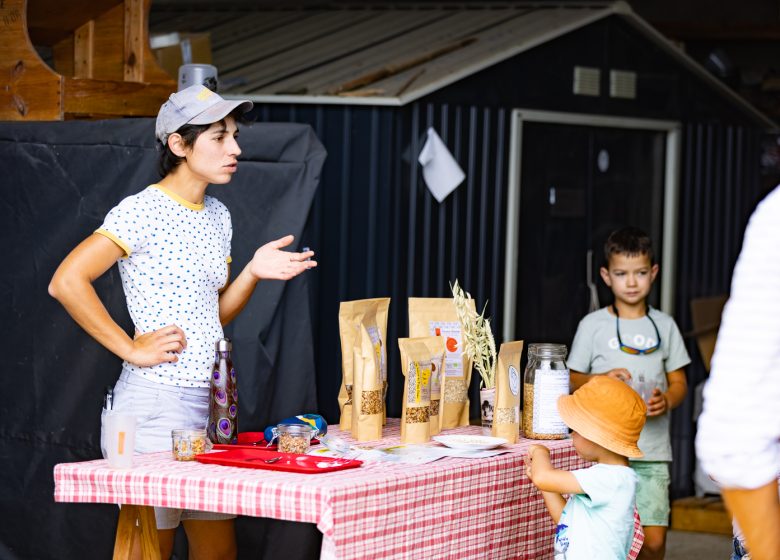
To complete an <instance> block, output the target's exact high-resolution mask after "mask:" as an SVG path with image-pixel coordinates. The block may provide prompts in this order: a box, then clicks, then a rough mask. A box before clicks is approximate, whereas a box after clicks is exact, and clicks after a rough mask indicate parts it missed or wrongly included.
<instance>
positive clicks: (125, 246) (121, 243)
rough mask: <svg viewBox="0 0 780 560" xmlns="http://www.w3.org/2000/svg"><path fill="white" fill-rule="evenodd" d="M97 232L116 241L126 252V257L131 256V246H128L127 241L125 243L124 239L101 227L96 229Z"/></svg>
mask: <svg viewBox="0 0 780 560" xmlns="http://www.w3.org/2000/svg"><path fill="white" fill-rule="evenodd" d="M95 233H98V234H100V235H102V236H103V237H107V238H108V239H110V240H111V241H113V242H114V243H116V244H117V245H118V246H119V248H120V249H122V250H123V251H124V252H125V257H129V256H130V253H131V252H132V251H131V250H130V247H128V246H127V243H125V242H124V241H122V240H121V239H119V238H118V237H117V236H116V235H114V234H113V233H111V232H110V231H107V230H105V229H103V228H100V229H96V230H95Z"/></svg>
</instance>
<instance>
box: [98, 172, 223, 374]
mask: <svg viewBox="0 0 780 560" xmlns="http://www.w3.org/2000/svg"><path fill="white" fill-rule="evenodd" d="M96 233H99V234H101V235H104V236H106V237H108V238H109V239H111V240H112V241H113V242H114V243H116V244H117V245H119V247H121V248H122V250H124V252H125V255H124V256H123V257H122V258H121V259H119V262H118V265H119V274H120V276H121V278H122V287H123V288H124V291H125V297H126V298H127V308H128V310H129V312H130V317H131V318H132V319H133V323H134V324H135V328H136V330H137V331H138V332H139V333H148V332H151V331H155V330H157V329H159V328H162V327H164V326H166V325H170V324H176V325H178V326H179V327H180V328H181V329H182V330H183V331H184V334H185V335H186V337H187V348H185V349H184V351H183V352H182V353H181V354H179V361H178V362H175V363H164V364H159V365H156V366H152V367H139V366H136V365H133V364H130V363H128V362H124V364H123V368H124V370H125V371H129V372H131V373H133V374H136V375H140V376H142V377H144V378H145V379H148V380H150V381H155V382H157V383H162V384H164V385H175V386H181V387H208V386H209V377H210V373H211V367H212V365H213V363H214V351H215V349H214V348H215V346H214V345H215V343H216V342H217V340H219V339H220V338H222V337H223V336H224V333H223V331H222V324H221V323H220V322H219V293H218V291H219V290H220V289H221V288H222V287H223V286H224V285H225V284H226V283H227V279H228V267H227V265H228V263H230V260H231V259H230V241H231V238H232V235H233V227H232V225H231V221H230V212H228V209H227V208H226V207H225V205H224V204H222V203H221V202H220V201H218V200H217V199H215V198H212V197H210V196H206V197H205V200H204V201H203V203H202V204H193V203H191V202H189V201H187V200H184V199H183V198H181V197H179V196H178V195H176V194H174V193H173V192H171V191H169V190H167V189H165V188H163V187H161V186H159V185H151V186H150V187H147V188H146V189H144V190H143V191H141V192H140V193H138V194H136V195H133V196H129V197H127V198H125V199H124V200H122V202H120V203H119V204H118V205H117V206H115V207H114V208H112V209H111V211H110V212H109V213H108V215H107V216H106V219H105V221H104V222H103V225H102V226H101V227H100V229H98V230H97V231H96Z"/></svg>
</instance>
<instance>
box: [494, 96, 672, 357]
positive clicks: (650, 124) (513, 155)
mask: <svg viewBox="0 0 780 560" xmlns="http://www.w3.org/2000/svg"><path fill="white" fill-rule="evenodd" d="M526 122H533V123H546V124H568V125H575V126H590V127H599V128H624V129H632V130H645V131H647V130H649V131H657V132H665V133H666V150H665V157H664V162H665V169H664V209H663V225H662V228H661V247H662V248H663V252H662V254H661V255H659V260H660V264H661V285H662V289H661V294H660V295H661V310H662V311H663V312H665V313H668V314H669V315H672V314H673V313H674V296H675V288H674V283H673V279H674V278H675V273H676V270H675V269H676V267H675V263H676V261H677V243H676V242H677V225H678V224H677V208H678V195H679V190H680V150H681V134H682V127H681V124H680V123H679V122H677V121H666V120H656V119H638V118H632V117H616V116H611V115H596V114H586V113H566V112H557V111H538V110H535V109H513V110H512V116H511V132H510V134H511V136H510V140H509V152H510V156H509V178H508V189H507V190H508V193H507V211H506V249H505V253H504V259H505V260H504V262H505V263H506V266H505V270H504V323H503V333H504V336H503V339H504V341H505V342H506V341H507V340H509V339H510V338H512V337H513V335H514V332H515V326H516V323H517V277H518V266H519V263H518V257H519V252H520V194H521V192H522V190H521V189H522V185H521V176H522V161H521V160H522V149H523V124H524V123H526ZM510 333H512V334H510Z"/></svg>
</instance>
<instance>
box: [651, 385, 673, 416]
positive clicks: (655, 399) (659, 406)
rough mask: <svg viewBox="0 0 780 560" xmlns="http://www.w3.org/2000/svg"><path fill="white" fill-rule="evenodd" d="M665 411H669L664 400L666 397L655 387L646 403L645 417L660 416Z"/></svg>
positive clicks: (667, 404) (667, 403)
mask: <svg viewBox="0 0 780 560" xmlns="http://www.w3.org/2000/svg"><path fill="white" fill-rule="evenodd" d="M667 410H669V402H668V401H667V400H666V395H664V394H663V393H662V392H661V389H659V388H658V387H656V388H655V389H653V395H652V396H651V397H650V399H649V400H648V401H647V415H648V416H660V415H661V414H663V413H665V412H666V411H667Z"/></svg>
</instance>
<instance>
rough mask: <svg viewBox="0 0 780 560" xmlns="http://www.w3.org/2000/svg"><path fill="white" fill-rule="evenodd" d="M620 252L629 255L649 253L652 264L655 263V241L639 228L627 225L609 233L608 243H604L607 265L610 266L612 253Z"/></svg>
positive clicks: (617, 253)
mask: <svg viewBox="0 0 780 560" xmlns="http://www.w3.org/2000/svg"><path fill="white" fill-rule="evenodd" d="M620 254H622V255H628V256H629V257H635V256H637V255H647V256H648V257H649V258H650V264H655V254H654V253H653V242H652V240H651V239H650V236H649V235H647V234H646V233H645V232H644V231H642V230H641V229H639V228H635V227H632V226H627V227H624V228H620V229H616V230H615V231H613V232H612V233H610V234H609V237H608V238H607V241H606V243H604V259H605V260H606V262H607V266H609V260H610V258H612V255H620Z"/></svg>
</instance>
